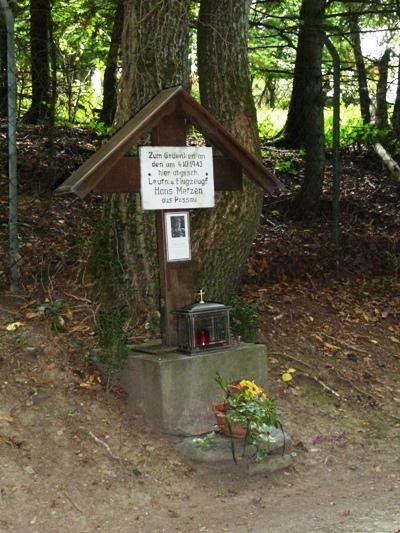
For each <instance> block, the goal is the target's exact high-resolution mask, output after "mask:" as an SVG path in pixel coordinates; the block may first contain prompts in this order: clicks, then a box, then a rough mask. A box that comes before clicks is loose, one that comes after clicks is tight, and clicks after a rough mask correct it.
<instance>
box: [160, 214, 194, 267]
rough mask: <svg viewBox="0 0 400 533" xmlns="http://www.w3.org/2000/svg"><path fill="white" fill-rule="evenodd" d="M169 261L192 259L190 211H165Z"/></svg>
mask: <svg viewBox="0 0 400 533" xmlns="http://www.w3.org/2000/svg"><path fill="white" fill-rule="evenodd" d="M164 225H165V236H166V243H167V246H166V249H167V261H190V259H191V250H190V225H189V212H188V211H182V212H179V211H174V212H172V213H164Z"/></svg>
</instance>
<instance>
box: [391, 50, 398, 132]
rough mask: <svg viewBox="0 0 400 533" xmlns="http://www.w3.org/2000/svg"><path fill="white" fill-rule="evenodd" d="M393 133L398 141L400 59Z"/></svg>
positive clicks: (393, 115)
mask: <svg viewBox="0 0 400 533" xmlns="http://www.w3.org/2000/svg"><path fill="white" fill-rule="evenodd" d="M392 132H393V137H394V138H395V139H396V140H397V139H399V137H400V58H399V64H398V67H397V90H396V100H395V102H394V108H393V114H392Z"/></svg>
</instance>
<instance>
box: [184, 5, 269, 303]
mask: <svg viewBox="0 0 400 533" xmlns="http://www.w3.org/2000/svg"><path fill="white" fill-rule="evenodd" d="M249 5H250V2H249V1H248V0H237V1H235V2H232V1H231V0H219V1H218V2H216V1H215V0H201V4H200V15H199V27H198V70H199V80H200V96H201V103H202V104H203V105H204V106H205V107H206V108H207V109H208V110H209V111H210V112H211V113H213V114H214V115H215V116H216V117H217V118H218V119H219V120H220V121H221V122H222V123H223V124H224V126H225V127H226V128H227V129H228V130H229V131H230V132H231V133H232V134H233V135H234V136H235V137H236V138H237V139H238V140H239V141H240V142H241V143H242V144H243V145H244V146H246V147H247V148H248V149H249V150H251V151H253V152H256V153H257V152H258V133H257V119H256V111H255V106H254V102H253V98H252V93H251V86H250V76H249V70H248V56H247V29H248V10H249ZM262 199H263V193H262V191H261V190H260V189H259V188H258V187H256V186H255V185H254V184H253V183H251V182H250V181H249V180H247V178H246V179H245V182H244V190H243V191H242V192H229V193H228V192H226V193H217V201H216V207H215V209H212V210H203V211H200V212H196V213H195V215H194V223H193V227H194V231H193V244H192V246H193V248H194V256H195V261H196V263H195V264H196V268H195V278H196V279H197V281H198V283H199V286H202V287H204V288H206V291H207V298H208V299H216V300H222V301H227V300H229V298H230V296H231V295H232V293H233V292H234V291H235V290H236V289H237V284H238V280H239V277H240V275H241V273H242V269H243V266H244V263H245V261H246V259H247V256H248V253H249V250H250V247H251V244H252V242H253V237H254V235H255V232H256V230H257V227H258V223H259V219H260V213H261V207H262Z"/></svg>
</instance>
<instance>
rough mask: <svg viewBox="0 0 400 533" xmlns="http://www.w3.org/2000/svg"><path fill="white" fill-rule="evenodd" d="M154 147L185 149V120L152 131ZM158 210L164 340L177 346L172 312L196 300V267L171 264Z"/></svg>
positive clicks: (164, 123)
mask: <svg viewBox="0 0 400 533" xmlns="http://www.w3.org/2000/svg"><path fill="white" fill-rule="evenodd" d="M152 143H153V145H154V146H186V124H185V119H184V118H183V117H182V116H180V115H179V114H178V113H174V114H172V115H169V116H167V117H165V118H163V119H162V120H161V122H160V123H159V124H158V126H156V127H155V128H153V130H152ZM165 213H166V211H157V214H156V217H157V242H158V258H159V263H160V313H161V320H160V322H161V337H162V344H163V345H165V346H176V344H177V336H176V319H175V316H174V314H173V311H175V310H176V309H179V308H180V307H183V306H185V305H188V304H190V303H192V302H193V299H194V286H193V268H192V262H191V261H177V262H168V261H167V254H166V238H165V226H164V223H165V222H164V214H165Z"/></svg>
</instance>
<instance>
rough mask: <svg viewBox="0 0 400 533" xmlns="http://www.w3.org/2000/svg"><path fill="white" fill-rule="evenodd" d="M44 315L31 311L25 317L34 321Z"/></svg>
mask: <svg viewBox="0 0 400 533" xmlns="http://www.w3.org/2000/svg"><path fill="white" fill-rule="evenodd" d="M42 314H43V313H38V312H35V311H29V312H28V313H26V315H25V318H26V319H27V320H32V319H34V318H37V317H38V316H42Z"/></svg>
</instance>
